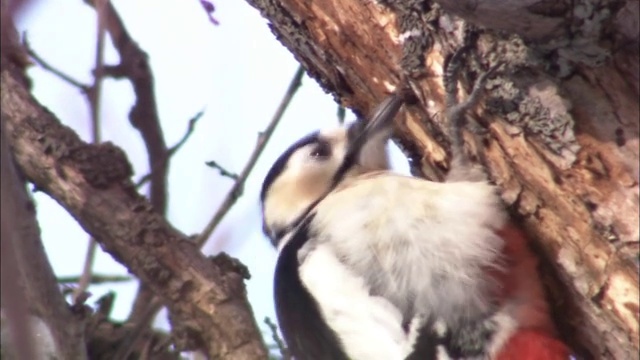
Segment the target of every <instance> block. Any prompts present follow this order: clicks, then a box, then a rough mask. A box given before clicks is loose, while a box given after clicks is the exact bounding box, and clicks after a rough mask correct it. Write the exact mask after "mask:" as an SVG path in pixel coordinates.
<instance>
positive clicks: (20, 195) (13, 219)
mask: <svg viewBox="0 0 640 360" xmlns="http://www.w3.org/2000/svg"><path fill="white" fill-rule="evenodd" d="M1 121H2V122H3V123H4V112H3V113H2V120H1ZM5 132H6V131H5V130H4V125H2V133H1V134H0V138H1V139H2V144H1V147H2V150H1V152H2V156H1V158H2V161H1V163H2V177H1V178H2V242H3V247H2V249H3V255H5V256H4V257H3V260H4V261H3V265H4V262H15V263H16V268H17V271H10V272H9V271H6V270H7V269H5V268H4V266H3V299H5V296H7V297H9V296H18V294H17V293H22V292H24V299H23V304H21V305H23V306H25V307H28V308H29V314H32V315H35V316H36V317H37V318H39V319H41V321H42V322H43V323H44V324H46V325H45V326H46V328H47V329H48V332H49V333H51V334H52V338H53V340H54V343H55V350H51V351H52V352H53V354H54V355H55V356H58V357H61V358H64V359H78V360H81V359H86V349H85V347H84V345H83V344H84V338H83V337H84V336H83V333H84V323H83V322H84V321H83V319H82V318H81V317H80V316H75V315H74V314H73V313H72V311H71V309H70V308H69V305H68V304H67V302H66V301H65V300H64V297H63V296H62V293H61V292H60V289H59V287H58V284H57V281H56V277H55V275H54V273H53V269H52V268H51V264H49V259H48V258H47V254H46V253H45V250H44V246H43V244H42V240H41V239H40V228H39V227H38V222H37V220H36V212H35V206H34V204H33V202H32V200H31V198H30V196H29V194H28V193H27V189H26V183H25V181H24V179H21V178H20V176H19V175H18V172H17V171H16V170H15V168H14V164H13V159H12V157H11V153H10V151H9V145H8V144H7V141H6V139H5V137H6V136H5V135H6V134H5ZM5 242H7V243H9V242H10V243H11V245H12V249H7V250H8V251H5V244H4V243H5ZM5 276H9V277H12V278H14V279H16V280H17V281H18V282H19V283H20V288H19V289H6V288H5V287H4V286H5V284H4V279H5ZM4 305H5V303H4V301H3V306H4ZM6 305H7V307H6V309H5V311H6V313H7V314H8V315H9V316H11V315H15V314H13V312H14V311H16V310H15V309H13V308H11V307H10V306H8V305H9V304H6ZM21 320H22V322H23V323H22V325H26V324H29V322H28V321H27V320H28V319H21ZM17 337H18V338H20V340H28V339H29V336H27V337H26V338H22V336H20V335H18V336H17ZM43 338H45V337H44V336H38V337H33V340H34V341H33V343H35V344H37V346H36V348H44V347H45V346H44V345H42V343H43V342H44V341H43V340H42V339H43ZM42 351H44V350H42Z"/></svg>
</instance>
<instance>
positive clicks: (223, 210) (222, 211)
mask: <svg viewBox="0 0 640 360" xmlns="http://www.w3.org/2000/svg"><path fill="white" fill-rule="evenodd" d="M303 75H304V68H303V67H302V66H299V67H298V70H296V73H295V75H294V76H293V79H291V82H290V83H289V88H288V89H287V92H286V93H285V94H284V97H283V98H282V101H281V102H280V105H278V109H277V110H276V113H275V114H274V115H273V118H272V119H271V122H270V123H269V125H268V126H267V128H266V129H265V130H264V132H262V133H261V134H260V135H259V136H258V143H257V144H256V147H255V148H254V149H253V153H251V156H250V157H249V161H248V162H247V164H246V165H245V167H244V169H242V171H241V172H240V175H239V176H238V179H237V180H236V182H235V183H234V184H233V187H232V188H231V190H229V192H228V193H227V196H226V197H225V199H224V201H223V202H222V205H221V206H220V208H219V209H218V211H217V212H216V213H215V214H214V215H213V218H212V219H211V221H209V223H208V224H207V226H206V227H205V228H204V230H203V231H202V233H201V234H200V235H199V236H198V237H197V238H196V240H195V242H196V244H197V245H198V247H202V245H204V243H205V242H206V241H207V239H208V238H209V236H211V234H212V233H213V230H215V228H216V227H217V226H218V224H219V223H220V221H222V219H223V218H224V216H225V215H226V214H227V212H229V210H230V209H231V207H232V206H233V204H235V202H236V201H237V200H238V197H239V195H240V193H241V191H242V188H243V187H244V183H245V181H246V180H247V178H248V177H249V174H251V171H252V170H253V167H254V166H255V165H256V162H257V161H258V158H259V157H260V155H261V154H262V151H263V150H264V148H265V146H266V145H267V143H268V142H269V139H270V138H271V135H273V132H274V131H275V129H276V126H277V125H278V123H279V122H280V119H281V118H282V115H283V114H284V112H285V110H286V109H287V107H288V106H289V103H290V102H291V99H292V98H293V95H295V93H296V91H297V90H298V88H300V85H301V84H302V76H303Z"/></svg>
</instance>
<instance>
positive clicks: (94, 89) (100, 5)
mask: <svg viewBox="0 0 640 360" xmlns="http://www.w3.org/2000/svg"><path fill="white" fill-rule="evenodd" d="M108 3H109V0H97V4H96V18H97V27H98V29H97V39H96V58H95V65H94V69H93V85H92V86H91V88H89V89H88V91H86V92H85V93H86V94H87V97H88V99H89V106H90V108H91V138H92V139H91V142H92V143H94V144H98V143H100V140H101V132H100V94H101V92H102V91H101V90H102V77H103V75H104V38H105V33H106V32H105V24H104V22H105V7H106V5H107V4H108ZM97 247H98V243H97V242H96V240H95V239H94V238H93V237H92V238H90V239H89V246H88V247H87V254H86V256H85V260H84V267H83V269H82V275H81V276H80V281H79V282H78V287H77V288H76V289H75V290H74V291H73V301H74V303H75V302H77V301H78V297H79V296H81V294H84V293H85V292H86V290H87V288H88V287H89V284H90V283H91V271H92V269H93V263H94V259H95V257H96V248H97Z"/></svg>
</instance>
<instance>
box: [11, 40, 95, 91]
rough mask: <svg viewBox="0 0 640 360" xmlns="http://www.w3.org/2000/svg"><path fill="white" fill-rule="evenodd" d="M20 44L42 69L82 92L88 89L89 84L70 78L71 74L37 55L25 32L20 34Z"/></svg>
mask: <svg viewBox="0 0 640 360" xmlns="http://www.w3.org/2000/svg"><path fill="white" fill-rule="evenodd" d="M22 44H23V45H24V48H25V49H27V54H29V56H31V58H32V59H33V60H35V61H36V63H37V64H38V65H40V66H41V67H42V68H43V69H45V70H47V71H49V72H50V73H52V74H53V75H55V76H57V77H59V78H60V79H61V80H62V81H64V82H66V83H68V84H70V85H72V86H75V87H77V88H78V89H80V90H81V91H82V92H83V93H87V91H89V86H88V85H86V84H83V83H82V82H80V81H78V80H76V79H74V78H72V77H71V76H69V75H67V74H65V73H64V72H62V71H61V70H58V69H57V68H55V67H54V66H52V65H51V64H49V63H48V62H47V61H45V60H44V59H43V58H42V57H41V56H40V55H38V53H36V52H35V50H33V49H32V48H31V45H30V44H29V41H28V40H27V34H26V33H25V34H24V35H23V36H22Z"/></svg>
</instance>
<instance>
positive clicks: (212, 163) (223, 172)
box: [205, 160, 238, 181]
mask: <svg viewBox="0 0 640 360" xmlns="http://www.w3.org/2000/svg"><path fill="white" fill-rule="evenodd" d="M205 165H207V166H209V167H212V168H214V169H217V170H218V171H219V172H220V176H223V177H228V178H230V179H233V180H236V181H237V180H238V174H235V173H232V172H231V171H229V170H227V169H225V168H224V167H223V166H222V165H220V164H218V163H217V162H215V161H214V160H211V161H207V162H205Z"/></svg>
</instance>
